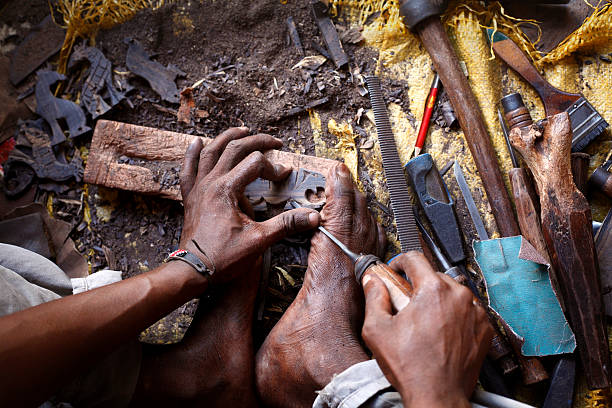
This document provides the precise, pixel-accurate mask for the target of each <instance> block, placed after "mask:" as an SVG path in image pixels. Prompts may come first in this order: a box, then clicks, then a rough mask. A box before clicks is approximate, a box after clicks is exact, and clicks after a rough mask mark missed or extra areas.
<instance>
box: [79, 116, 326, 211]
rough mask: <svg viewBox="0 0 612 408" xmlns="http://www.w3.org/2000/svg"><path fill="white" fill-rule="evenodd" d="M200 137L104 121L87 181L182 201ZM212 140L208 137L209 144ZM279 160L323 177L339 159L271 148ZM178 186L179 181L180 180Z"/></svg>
mask: <svg viewBox="0 0 612 408" xmlns="http://www.w3.org/2000/svg"><path fill="white" fill-rule="evenodd" d="M196 137H199V136H193V135H186V134H183V133H176V132H171V131H167V130H160V129H155V128H150V127H145V126H138V125H131V124H127V123H121V122H114V121H109V120H99V121H98V122H97V125H96V128H95V131H94V135H93V139H92V142H91V149H90V151H89V157H88V159H87V166H86V167H85V176H84V180H85V182H86V183H91V184H98V185H101V186H105V187H110V188H118V189H121V190H128V191H134V192H137V193H141V194H149V195H158V196H161V197H164V198H169V199H171V200H181V192H180V187H179V184H178V182H176V181H177V180H178V169H180V166H181V163H182V160H183V156H184V154H185V150H187V146H189V143H191V141H192V140H194V139H195V138H196ZM211 140H212V139H211V138H202V141H203V142H204V145H206V144H208V143H210V141H211ZM265 155H266V157H267V158H268V159H270V160H271V161H272V162H273V163H278V164H283V165H285V166H291V167H293V168H294V169H295V170H298V169H300V168H301V169H305V170H309V171H315V172H318V173H321V174H323V175H326V174H327V171H328V170H329V169H330V168H331V167H332V166H333V165H334V164H335V163H336V161H334V160H329V159H324V158H320V157H314V156H306V155H302V154H296V153H290V152H283V151H279V150H271V151H268V152H266V153H265ZM175 182H176V184H173V183H175Z"/></svg>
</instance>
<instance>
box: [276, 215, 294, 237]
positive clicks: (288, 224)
mask: <svg viewBox="0 0 612 408" xmlns="http://www.w3.org/2000/svg"><path fill="white" fill-rule="evenodd" d="M280 222H281V223H282V225H281V228H282V230H283V231H285V232H286V233H290V232H292V231H294V230H295V229H296V227H297V223H296V220H295V217H294V216H293V215H286V216H285V217H282V218H281V219H280Z"/></svg>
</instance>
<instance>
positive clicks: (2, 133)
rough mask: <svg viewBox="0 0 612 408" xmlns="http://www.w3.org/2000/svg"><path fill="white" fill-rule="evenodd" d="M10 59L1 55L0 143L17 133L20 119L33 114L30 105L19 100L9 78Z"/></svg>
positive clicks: (17, 93)
mask: <svg viewBox="0 0 612 408" xmlns="http://www.w3.org/2000/svg"><path fill="white" fill-rule="evenodd" d="M8 76H9V59H8V57H5V56H2V55H0V106H2V109H1V110H0V143H2V142H4V141H5V140H7V139H8V138H10V137H13V135H14V134H15V126H16V125H17V122H18V120H19V119H27V118H29V117H31V116H32V114H31V113H30V111H29V110H28V107H27V106H26V105H25V104H24V103H23V102H21V101H18V100H17V97H18V96H19V92H18V91H17V90H16V89H15V88H14V87H13V85H12V84H11V83H10V82H9V80H8Z"/></svg>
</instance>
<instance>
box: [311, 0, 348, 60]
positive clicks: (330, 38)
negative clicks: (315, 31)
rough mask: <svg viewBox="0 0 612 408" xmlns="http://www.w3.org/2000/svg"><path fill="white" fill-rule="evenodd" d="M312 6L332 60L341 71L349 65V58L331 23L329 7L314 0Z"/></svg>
mask: <svg viewBox="0 0 612 408" xmlns="http://www.w3.org/2000/svg"><path fill="white" fill-rule="evenodd" d="M310 6H311V8H312V13H313V15H314V18H315V20H316V22H317V25H318V26H319V30H320V31H321V34H322V35H323V39H324V40H325V44H326V45H327V49H328V50H329V53H330V54H331V58H332V60H333V61H334V64H336V68H338V69H340V68H342V67H344V66H346V65H348V57H347V56H346V53H345V52H344V48H342V43H341V42H340V37H338V31H336V27H335V26H334V23H333V22H332V21H331V18H329V14H328V13H327V5H326V4H325V3H323V2H322V1H319V0H314V1H312V2H311V3H310Z"/></svg>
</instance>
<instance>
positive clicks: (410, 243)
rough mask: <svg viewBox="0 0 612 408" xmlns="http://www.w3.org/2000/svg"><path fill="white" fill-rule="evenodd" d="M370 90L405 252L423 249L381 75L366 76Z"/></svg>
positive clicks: (388, 184) (395, 215) (396, 220)
mask: <svg viewBox="0 0 612 408" xmlns="http://www.w3.org/2000/svg"><path fill="white" fill-rule="evenodd" d="M365 81H366V84H367V86H368V91H369V94H370V102H371V103H372V110H373V111H374V122H375V124H376V133H377V134H378V141H379V143H380V151H381V155H382V162H383V170H384V172H385V178H386V180H387V186H388V188H389V195H390V196H391V207H392V209H393V215H394V217H395V222H396V224H397V235H398V237H399V241H400V246H401V248H402V252H408V251H413V250H417V251H420V250H421V241H420V239H419V233H418V230H417V226H416V223H415V221H414V213H413V212H412V199H411V197H410V193H409V192H408V184H407V183H406V177H405V176H404V169H403V167H402V163H401V161H400V158H399V154H398V153H397V147H396V145H395V137H394V136H393V130H391V123H390V122H389V116H388V114H387V106H386V105H385V100H384V98H383V93H382V89H381V85H380V79H379V78H378V77H375V76H370V77H367V78H365Z"/></svg>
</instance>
